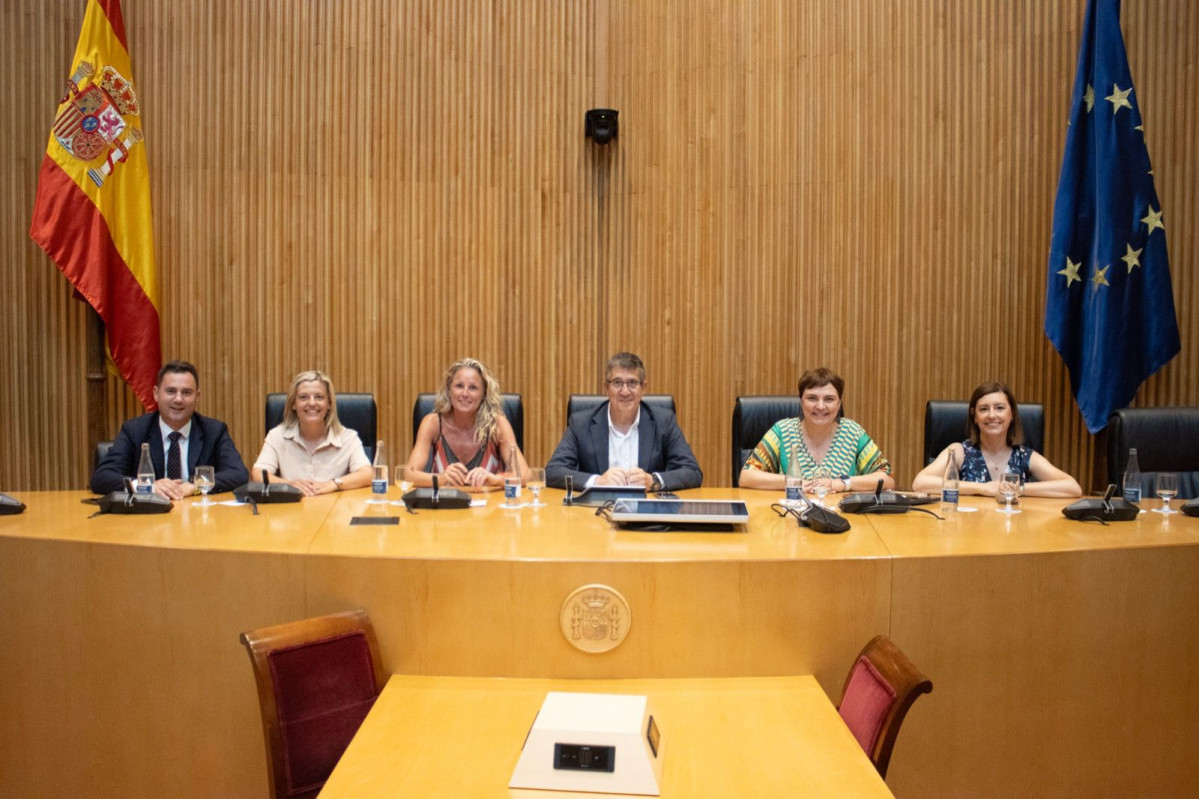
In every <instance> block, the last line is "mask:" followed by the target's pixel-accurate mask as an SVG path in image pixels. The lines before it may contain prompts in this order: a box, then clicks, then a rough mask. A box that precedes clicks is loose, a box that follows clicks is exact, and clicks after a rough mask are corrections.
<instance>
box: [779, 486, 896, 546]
mask: <svg viewBox="0 0 1199 799" xmlns="http://www.w3.org/2000/svg"><path fill="white" fill-rule="evenodd" d="M880 485H881V483H880ZM799 496H800V498H801V499H803V501H804V502H806V503H808V508H807V510H804V511H801V512H800V514H799V523H800V524H803V525H807V527H808V528H810V529H811V530H814V531H815V532H817V533H825V534H834V533H844V532H845V531H846V530H848V529H849V519H846V518H845V517H844V516H841V515H839V514H837V513H834V512H833V511H831V510H829V509H828V508H826V507H824V506H822V505H817V504H816V503H814V502H812V500H810V499H808V495H807V494H805V493H804V490H803V488H800V489H799Z"/></svg>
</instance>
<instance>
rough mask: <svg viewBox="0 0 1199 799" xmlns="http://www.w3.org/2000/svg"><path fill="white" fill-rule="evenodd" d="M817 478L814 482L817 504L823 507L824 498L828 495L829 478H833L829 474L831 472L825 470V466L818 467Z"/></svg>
mask: <svg viewBox="0 0 1199 799" xmlns="http://www.w3.org/2000/svg"><path fill="white" fill-rule="evenodd" d="M815 478H816V479H815V481H814V484H815V488H814V490H815V492H816V504H817V505H820V506H821V507H823V506H824V498H825V497H827V496H828V484H829V480H831V479H832V478H831V477H830V476H829V473H828V472H827V471H825V469H824V467H823V466H817V467H816V475H815Z"/></svg>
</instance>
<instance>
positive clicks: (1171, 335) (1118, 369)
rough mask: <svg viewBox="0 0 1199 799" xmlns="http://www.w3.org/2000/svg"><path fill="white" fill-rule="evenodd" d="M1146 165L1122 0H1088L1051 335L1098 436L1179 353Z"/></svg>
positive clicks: (1158, 215) (1048, 311)
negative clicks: (1114, 413)
mask: <svg viewBox="0 0 1199 799" xmlns="http://www.w3.org/2000/svg"><path fill="white" fill-rule="evenodd" d="M1151 169H1152V167H1150V165H1149V150H1148V148H1147V147H1146V146H1145V136H1144V132H1143V130H1142V127H1141V111H1140V103H1139V102H1138V101H1137V95H1136V92H1135V91H1134V90H1133V87H1132V73H1131V72H1129V69H1128V55H1127V53H1125V51H1124V36H1123V35H1122V34H1121V32H1120V4H1119V0H1090V2H1089V3H1088V4H1087V15H1086V20H1085V22H1084V23H1083V34H1082V47H1081V48H1080V50H1079V53H1078V74H1077V75H1076V77H1075V79H1074V93H1073V95H1072V96H1071V100H1070V128H1069V131H1068V132H1067V134H1066V153H1065V155H1064V156H1063V157H1062V174H1061V178H1060V179H1059V181H1058V187H1057V200H1056V202H1055V203H1054V207H1053V238H1052V241H1051V242H1050V246H1049V280H1048V284H1047V288H1046V296H1045V335H1047V336H1048V337H1049V340H1050V341H1052V342H1053V346H1054V347H1056V348H1057V351H1058V353H1059V354H1060V355H1061V356H1062V360H1063V361H1065V363H1066V366H1067V367H1068V368H1069V370H1070V386H1071V388H1072V389H1073V391H1074V397H1075V399H1076V400H1077V402H1078V408H1079V410H1080V411H1082V416H1083V419H1084V420H1085V421H1086V424H1087V429H1088V430H1090V431H1091V432H1092V433H1096V432H1098V431H1099V430H1102V429H1103V428H1104V427H1106V426H1107V419H1108V416H1110V415H1111V413H1112V411H1114V410H1116V409H1118V408H1123V407H1125V406H1126V405H1128V403H1129V402H1131V401H1132V398H1133V397H1134V396H1136V393H1137V389H1138V388H1139V387H1140V385H1141V383H1143V382H1145V380H1146V379H1147V378H1148V377H1149V376H1150V375H1152V374H1153V373H1154V372H1156V371H1157V370H1158V369H1160V368H1161V367H1162V366H1164V365H1165V364H1166V362H1167V361H1169V360H1170V359H1171V358H1173V357H1174V356H1175V355H1177V354H1178V351H1179V349H1180V348H1181V345H1180V343H1179V338H1178V321H1177V317H1176V316H1175V312H1174V290H1173V288H1172V287H1171V285H1170V265H1169V261H1168V258H1167V256H1166V228H1165V223H1164V221H1163V218H1162V207H1161V204H1160V203H1159V202H1158V199H1157V192H1156V191H1155V190H1154V188H1153V174H1152V172H1151V171H1150V170H1151Z"/></svg>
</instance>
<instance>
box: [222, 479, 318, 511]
mask: <svg viewBox="0 0 1199 799" xmlns="http://www.w3.org/2000/svg"><path fill="white" fill-rule="evenodd" d="M233 496H234V497H235V498H236V499H237V501H238V502H247V501H249V500H251V499H252V500H254V502H256V503H258V504H259V505H271V504H277V503H281V502H299V501H300V498H301V497H303V496H304V494H303V492H301V491H300V489H298V488H296V487H295V486H293V485H288V484H287V483H270V484H267V483H257V482H253V481H251V482H249V483H246V484H245V485H242V486H238V487H237V488H235V489H233Z"/></svg>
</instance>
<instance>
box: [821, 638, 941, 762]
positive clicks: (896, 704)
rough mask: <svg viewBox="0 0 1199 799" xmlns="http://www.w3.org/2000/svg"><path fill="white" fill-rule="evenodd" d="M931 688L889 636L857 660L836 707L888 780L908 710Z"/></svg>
mask: <svg viewBox="0 0 1199 799" xmlns="http://www.w3.org/2000/svg"><path fill="white" fill-rule="evenodd" d="M932 690H933V684H932V681H931V680H929V679H928V678H927V677H925V676H924V675H923V674H922V673H921V672H920V669H918V668H916V665H915V664H914V663H912V661H910V660H908V658H907V656H906V655H904V653H903V652H901V651H900V650H899V647H897V646H896V645H895V644H894V643H893V642H892V641H891V639H890V638H888V637H887V636H885V635H877V636H875V637H874V638H873V639H871V641H870V643H868V644H866V647H865V648H864V649H863V650H862V651H861V653H860V654H858V656H857V658H856V659H855V660H854V662H853V666H852V667H851V668H850V670H849V676H848V677H846V678H845V687H844V689H842V691H841V701H840V702H839V703H837V711H838V712H839V713H840V714H841V718H842V719H844V721H845V724H846V726H848V727H849V730H850V732H852V733H853V735H854V737H855V738H857V739H858V743H859V744H861V745H862V749H864V750H865V751H866V754H867V755H869V757H870V762H872V763H874V767H875V768H876V769H878V773H879V776H881V777H883V778H884V779H885V778H886V776H887V766H888V765H889V764H890V762H891V750H892V749H894V748H895V738H896V737H897V736H898V735H899V725H900V724H902V723H903V718H904V716H906V715H907V713H908V708H910V707H911V706H912V703H913V702H915V701H916V697H918V696H920V694H927V693H931V692H932Z"/></svg>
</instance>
